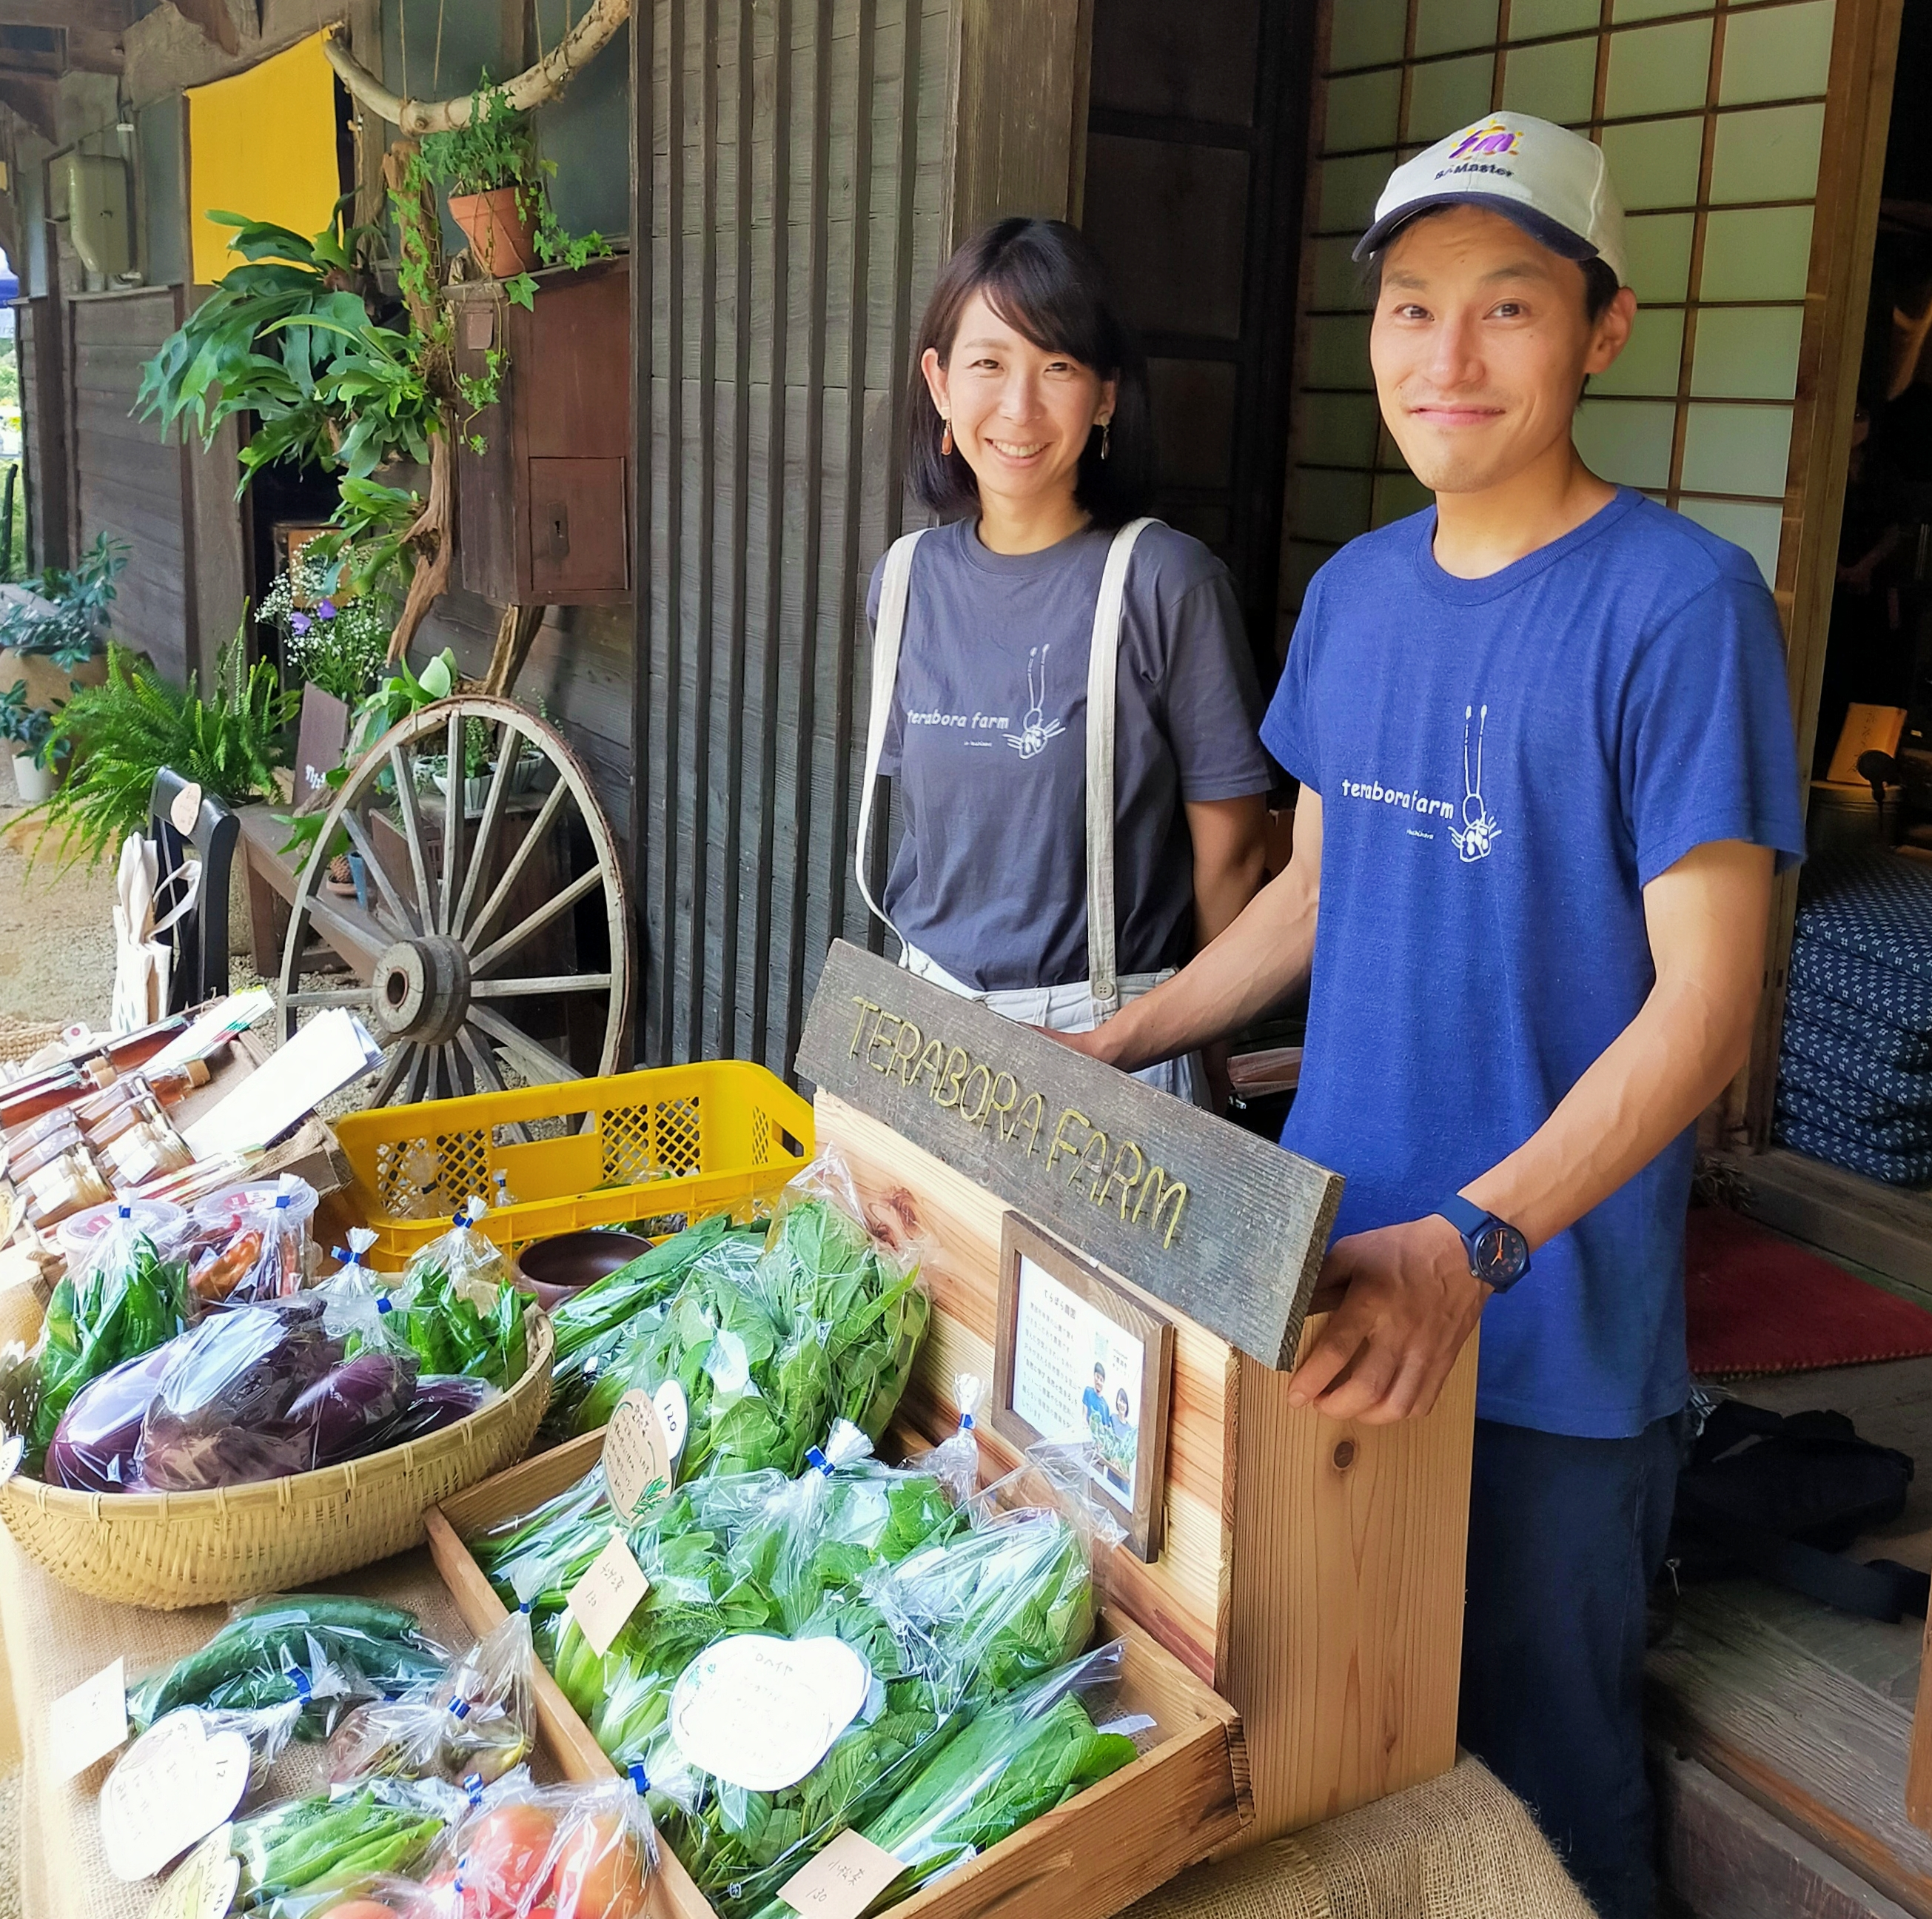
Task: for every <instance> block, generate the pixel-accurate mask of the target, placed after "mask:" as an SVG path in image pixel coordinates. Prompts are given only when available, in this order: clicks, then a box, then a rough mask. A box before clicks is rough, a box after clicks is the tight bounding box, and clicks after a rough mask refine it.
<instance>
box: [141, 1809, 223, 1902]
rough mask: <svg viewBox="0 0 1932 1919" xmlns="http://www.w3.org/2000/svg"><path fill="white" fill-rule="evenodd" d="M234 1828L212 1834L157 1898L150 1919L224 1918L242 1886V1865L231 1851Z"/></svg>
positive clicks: (183, 1861)
mask: <svg viewBox="0 0 1932 1919" xmlns="http://www.w3.org/2000/svg"><path fill="white" fill-rule="evenodd" d="M231 1830H233V1828H231V1827H228V1826H226V1825H224V1826H223V1827H222V1828H221V1829H220V1831H219V1832H213V1833H209V1834H208V1837H207V1838H206V1839H204V1840H203V1841H202V1842H201V1844H200V1845H198V1846H196V1848H195V1849H194V1850H193V1852H191V1853H190V1854H188V1856H187V1858H185V1859H184V1860H182V1861H181V1865H180V1867H179V1868H178V1870H177V1871H176V1872H175V1875H174V1876H173V1877H172V1878H171V1879H169V1881H168V1882H167V1884H166V1885H164V1886H163V1887H162V1888H161V1889H160V1891H159V1892H158V1893H157V1894H156V1895H155V1896H154V1904H153V1905H151V1906H149V1907H148V1919H224V1915H225V1914H226V1912H227V1911H228V1909H229V1907H230V1906H232V1905H233V1904H234V1903H235V1893H236V1887H238V1886H239V1885H240V1884H241V1883H242V1862H241V1860H239V1859H237V1858H236V1857H235V1856H234V1854H233V1853H232V1852H230V1851H229V1833H230V1831H231Z"/></svg>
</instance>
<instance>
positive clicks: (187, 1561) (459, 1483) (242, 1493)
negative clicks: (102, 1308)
mask: <svg viewBox="0 0 1932 1919" xmlns="http://www.w3.org/2000/svg"><path fill="white" fill-rule="evenodd" d="M527 1323H528V1324H529V1327H530V1358H529V1365H527V1366H526V1368H524V1370H523V1377H522V1378H521V1379H520V1380H517V1383H516V1384H515V1385H514V1386H512V1387H511V1389H509V1391H508V1392H505V1393H503V1394H502V1395H499V1397H498V1398H496V1399H494V1400H493V1401H490V1404H488V1405H487V1406H485V1407H483V1408H482V1409H481V1410H480V1411H478V1412H475V1413H471V1414H470V1416H469V1418H468V1419H460V1420H458V1422H457V1423H456V1424H455V1425H453V1426H450V1427H448V1428H445V1429H444V1431H442V1432H440V1433H434V1434H431V1436H430V1437H428V1439H424V1440H414V1441H412V1442H411V1443H410V1444H408V1445H407V1446H392V1447H390V1448H389V1450H388V1451H386V1452H374V1453H371V1454H370V1455H369V1456H368V1458H364V1459H350V1460H345V1461H344V1462H343V1463H342V1464H341V1465H339V1466H325V1467H322V1468H321V1469H320V1470H319V1471H317V1472H314V1473H293V1474H291V1475H290V1476H288V1477H287V1478H285V1479H263V1480H260V1481H257V1482H255V1483H254V1484H253V1485H243V1486H223V1487H217V1488H215V1489H214V1491H211V1492H202V1493H78V1492H70V1491H68V1490H67V1489H66V1488H64V1487H60V1486H49V1485H44V1484H43V1482H40V1480H37V1479H27V1478H25V1477H23V1476H16V1477H14V1478H13V1479H10V1480H8V1481H7V1483H6V1484H5V1485H4V1486H0V1520H3V1521H5V1524H6V1527H7V1530H8V1531H9V1532H10V1533H12V1534H13V1537H14V1539H15V1540H16V1541H17V1542H18V1544H19V1545H20V1549H21V1550H22V1551H23V1552H24V1553H26V1555H27V1557H28V1558H29V1559H31V1560H34V1561H35V1562H37V1563H38V1564H40V1565H41V1566H44V1567H46V1569H47V1571H48V1572H51V1573H52V1575H54V1577H55V1578H56V1579H58V1580H60V1581H62V1582H63V1583H64V1584H67V1585H69V1586H72V1587H75V1588H76V1589H77V1590H79V1591H80V1592H83V1593H88V1594H89V1595H90V1596H92V1597H93V1598H95V1599H107V1600H111V1601H113V1602H115V1604H117V1605H136V1606H147V1607H149V1608H152V1609H153V1610H154V1611H158V1612H174V1611H179V1610H180V1609H181V1608H182V1607H184V1606H200V1605H213V1604H216V1603H218V1602H223V1601H226V1600H230V1599H253V1598H255V1597H257V1596H259V1595H260V1594H262V1593H276V1592H286V1591H288V1590H291V1589H293V1588H296V1587H302V1586H305V1585H308V1584H310V1583H311V1581H315V1580H317V1579H326V1578H329V1576H330V1575H332V1574H335V1573H338V1572H352V1571H353V1570H354V1569H356V1567H358V1566H367V1565H368V1564H369V1563H370V1562H371V1560H378V1559H386V1558H388V1557H389V1555H390V1554H392V1553H398V1552H401V1551H403V1550H404V1548H407V1547H410V1546H413V1545H419V1544H420V1543H421V1542H422V1538H423V1534H424V1524H423V1515H424V1514H425V1512H428V1510H429V1509H430V1508H431V1507H432V1506H437V1505H440V1503H442V1502H443V1500H446V1499H449V1498H450V1497H453V1496H454V1495H455V1494H457V1493H458V1492H460V1491H462V1490H463V1488H464V1487H466V1486H469V1485H475V1483H476V1482H478V1480H480V1479H487V1478H488V1477H489V1476H490V1475H491V1474H492V1473H497V1472H500V1471H501V1470H502V1469H503V1468H504V1467H506V1466H508V1465H511V1464H514V1462H515V1461H517V1460H519V1459H520V1458H522V1457H523V1452H524V1449H526V1447H527V1446H529V1443H530V1440H531V1439H532V1437H533V1436H534V1435H535V1432H536V1429H537V1422H538V1420H540V1419H541V1418H542V1417H543V1413H544V1407H545V1406H546V1405H547V1404H549V1401H550V1359H551V1355H552V1353H553V1351H554V1350H555V1346H556V1341H555V1339H554V1337H553V1335H552V1333H551V1331H550V1320H549V1318H548V1317H547V1315H545V1314H543V1313H541V1312H540V1311H537V1310H536V1309H535V1308H531V1309H530V1312H529V1319H528V1322H527ZM39 1331H40V1306H39V1304H38V1302H37V1301H36V1300H35V1299H34V1297H33V1294H32V1292H31V1289H30V1288H28V1287H24V1286H23V1287H17V1288H15V1289H13V1290H12V1291H11V1292H10V1293H4V1294H0V1340H10V1339H23V1340H26V1341H32V1340H33V1339H34V1338H36V1337H37V1335H38V1334H39Z"/></svg>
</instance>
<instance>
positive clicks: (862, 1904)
mask: <svg viewBox="0 0 1932 1919" xmlns="http://www.w3.org/2000/svg"><path fill="white" fill-rule="evenodd" d="M902 1871H904V1867H903V1866H901V1865H900V1863H899V1862H898V1857H897V1856H896V1855H895V1854H892V1853H890V1852H888V1851H886V1848H884V1847H883V1845H874V1844H873V1843H872V1842H871V1840H870V1839H868V1838H867V1837H866V1836H865V1834H864V1833H862V1832H856V1831H855V1830H853V1828H852V1827H850V1826H848V1827H846V1829H845V1830H844V1831H843V1832H842V1833H840V1834H839V1835H838V1837H837V1838H836V1839H834V1840H833V1841H832V1843H831V1844H830V1845H828V1846H827V1847H826V1848H825V1850H824V1851H823V1852H821V1853H820V1854H818V1855H817V1857H816V1858H814V1859H813V1860H811V1862H810V1863H808V1864H807V1865H805V1866H802V1867H800V1868H799V1870H798V1871H797V1872H794V1873H793V1875H791V1877H790V1878H788V1879H787V1880H786V1881H785V1882H784V1884H783V1885H781V1887H778V1896H779V1898H781V1899H783V1900H784V1902H785V1903H786V1905H788V1906H790V1908H791V1909H792V1910H793V1911H794V1912H797V1913H802V1914H804V1915H805V1919H859V1914H860V1913H862V1911H865V1908H866V1907H867V1906H868V1905H871V1902H873V1900H874V1899H877V1897H878V1896H879V1895H880V1893H882V1892H883V1891H884V1890H885V1889H886V1887H888V1886H889V1885H890V1884H892V1881H894V1880H895V1878H898V1875H899V1874H900V1873H901V1872H902Z"/></svg>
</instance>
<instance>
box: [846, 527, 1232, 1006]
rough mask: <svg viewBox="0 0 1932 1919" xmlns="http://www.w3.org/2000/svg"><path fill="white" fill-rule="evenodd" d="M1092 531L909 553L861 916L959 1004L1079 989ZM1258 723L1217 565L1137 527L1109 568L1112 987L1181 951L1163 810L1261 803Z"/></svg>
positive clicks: (1098, 539)
mask: <svg viewBox="0 0 1932 1919" xmlns="http://www.w3.org/2000/svg"><path fill="white" fill-rule="evenodd" d="M1112 539H1113V536H1112V533H1109V532H1106V531H1105V530H1101V529H1098V528H1091V529H1089V530H1087V531H1085V532H1083V533H1076V534H1075V535H1073V536H1072V537H1071V538H1070V539H1064V540H1062V541H1061V542H1059V543H1058V545H1055V546H1051V547H1049V548H1046V550H1045V551H1043V552H1040V553H1028V554H998V553H994V552H992V551H989V549H988V548H986V547H985V546H983V545H981V543H980V538H979V533H978V530H977V524H976V523H975V522H974V521H970V520H966V521H954V522H953V523H952V524H950V525H947V526H944V527H935V528H934V529H933V530H932V532H930V533H927V534H926V536H925V537H924V538H923V539H921V540H920V542H919V545H918V546H917V548H916V549H915V551H914V553H913V565H912V575H911V578H910V583H909V588H908V593H907V605H906V620H905V630H904V635H903V638H902V639H901V644H900V652H899V667H898V683H897V686H896V688H895V692H894V695H893V701H892V719H891V721H890V722H889V725H888V728H887V730H886V740H885V749H884V752H883V754H882V755H880V771H881V772H882V773H884V774H886V776H888V777H889V778H890V779H892V780H893V781H894V782H895V789H896V790H895V795H894V798H895V811H896V812H897V815H898V819H899V821H900V822H901V824H902V825H903V827H904V832H903V834H902V836H901V839H900V841H899V844H898V848H897V849H896V851H895V853H894V854H893V857H892V866H891V870H890V872H889V876H888V878H887V880H886V890H885V893H884V896H883V900H882V902H881V903H882V904H883V905H884V907H885V909H886V913H887V914H889V917H891V920H892V923H893V925H894V926H896V927H897V928H898V930H899V932H900V933H901V935H903V936H904V938H906V939H907V941H910V943H911V944H913V946H915V947H918V948H919V950H921V951H922V952H923V953H927V954H928V955H929V956H931V957H932V959H936V960H937V961H938V963H939V964H940V965H941V966H943V967H944V968H945V969H946V970H947V972H950V973H951V974H952V975H953V976H954V977H955V978H957V979H959V980H961V981H963V982H965V984H967V985H968V986H969V987H973V988H974V989H975V990H977V991H980V992H990V991H996V990H1002V989H1007V988H1013V987H1022V988H1023V987H1044V986H1063V985H1066V984H1069V983H1070V982H1071V981H1076V980H1083V979H1085V978H1086V977H1087V971H1088V960H1087V666H1088V654H1089V653H1090V651H1091V646H1092V641H1093V630H1094V606H1095V604H1096V602H1097V600H1098V599H1099V597H1100V576H1101V574H1102V572H1103V569H1104V568H1105V566H1106V558H1107V552H1108V548H1109V546H1110V545H1112ZM883 564H884V563H883V561H881V562H880V566H879V568H878V569H875V570H874V573H873V575H872V589H871V596H870V599H869V600H868V614H869V615H870V617H871V619H872V620H874V621H875V622H876V620H877V617H878V602H879V587H880V578H881V576H882V574H883ZM1260 714H1261V699H1260V695H1259V691H1258V689H1257V688H1256V683H1255V675H1254V668H1253V663H1252V660H1251V657H1250V653H1249V650H1248V646H1247V638H1246V636H1245V635H1244V633H1243V632H1242V628H1241V614H1240V610H1239V608H1238V605H1237V603H1236V601H1235V594H1234V587H1233V584H1232V582H1231V581H1230V580H1229V577H1228V573H1227V569H1226V568H1225V567H1223V566H1222V564H1221V563H1220V561H1219V560H1217V559H1216V558H1215V557H1214V555H1213V554H1211V553H1210V552H1209V551H1208V549H1207V548H1205V547H1204V546H1203V545H1201V543H1200V542H1199V541H1198V540H1195V539H1190V537H1189V536H1187V534H1185V533H1176V532H1175V531H1174V530H1172V528H1171V527H1165V526H1162V525H1160V524H1155V525H1152V526H1150V527H1147V528H1146V529H1145V530H1144V531H1143V532H1142V534H1141V536H1140V539H1139V542H1138V543H1137V544H1136V546H1135V548H1134V553H1133V563H1132V564H1131V565H1130V566H1129V568H1128V569H1127V583H1126V591H1125V595H1124V603H1123V608H1122V617H1121V645H1120V656H1119V668H1118V683H1117V686H1116V690H1115V722H1114V724H1115V746H1114V791H1115V804H1114V815H1115V853H1114V869H1115V898H1116V902H1117V913H1116V919H1117V922H1118V925H1117V935H1118V957H1119V965H1120V969H1121V972H1123V973H1124V974H1131V973H1138V972H1157V971H1159V970H1160V969H1162V968H1163V967H1166V966H1178V965H1179V964H1180V963H1181V962H1182V961H1184V959H1186V958H1187V956H1188V954H1189V953H1190V950H1192V947H1193V924H1194V899H1193V842H1192V841H1191V839H1190V836H1189V833H1188V829H1187V814H1186V812H1185V810H1184V808H1185V806H1186V803H1187V802H1188V801H1190V800H1227V799H1235V798H1238V797H1241V796H1243V795H1245V794H1251V793H1259V792H1264V791H1266V790H1267V788H1268V783H1269V779H1270V773H1269V768H1268V760H1267V757H1266V755H1265V754H1264V753H1263V752H1262V749H1261V743H1260V740H1259V738H1258V737H1257V736H1256V725H1257V722H1259V718H1260Z"/></svg>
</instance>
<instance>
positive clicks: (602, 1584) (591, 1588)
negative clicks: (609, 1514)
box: [565, 1533, 651, 1659]
mask: <svg viewBox="0 0 1932 1919" xmlns="http://www.w3.org/2000/svg"><path fill="white" fill-rule="evenodd" d="M649 1590H651V1582H650V1581H649V1580H648V1579H646V1578H645V1577H644V1574H643V1568H642V1567H641V1566H639V1565H638V1563H637V1560H635V1559H634V1557H632V1556H631V1549H630V1548H629V1547H628V1546H627V1545H625V1543H624V1536H623V1534H622V1533H612V1534H611V1535H610V1539H609V1541H608V1542H607V1544H606V1545H605V1546H604V1550H603V1551H601V1553H599V1554H598V1555H597V1557H595V1559H593V1560H592V1561H591V1562H590V1563H589V1565H588V1566H586V1567H585V1568H584V1571H583V1578H581V1579H580V1580H578V1581H577V1584H575V1585H574V1586H573V1587H571V1589H570V1597H569V1599H568V1600H567V1601H566V1602H565V1603H566V1604H567V1605H568V1607H569V1608H570V1616H571V1618H572V1619H574V1620H576V1622H577V1629H578V1630H579V1631H580V1632H582V1633H583V1636H584V1638H585V1639H586V1641H589V1646H590V1650H592V1652H593V1653H595V1654H596V1655H597V1656H598V1658H599V1659H601V1658H602V1657H603V1656H604V1654H605V1653H607V1652H608V1651H609V1650H610V1641H612V1640H613V1639H614V1638H616V1636H617V1635H618V1634H619V1633H620V1632H622V1631H623V1629H624V1622H625V1620H627V1619H628V1618H629V1617H630V1616H631V1614H632V1613H634V1612H635V1611H637V1602H638V1601H639V1600H640V1599H642V1598H643V1596H644V1595H645V1594H646V1593H648V1592H649Z"/></svg>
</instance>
